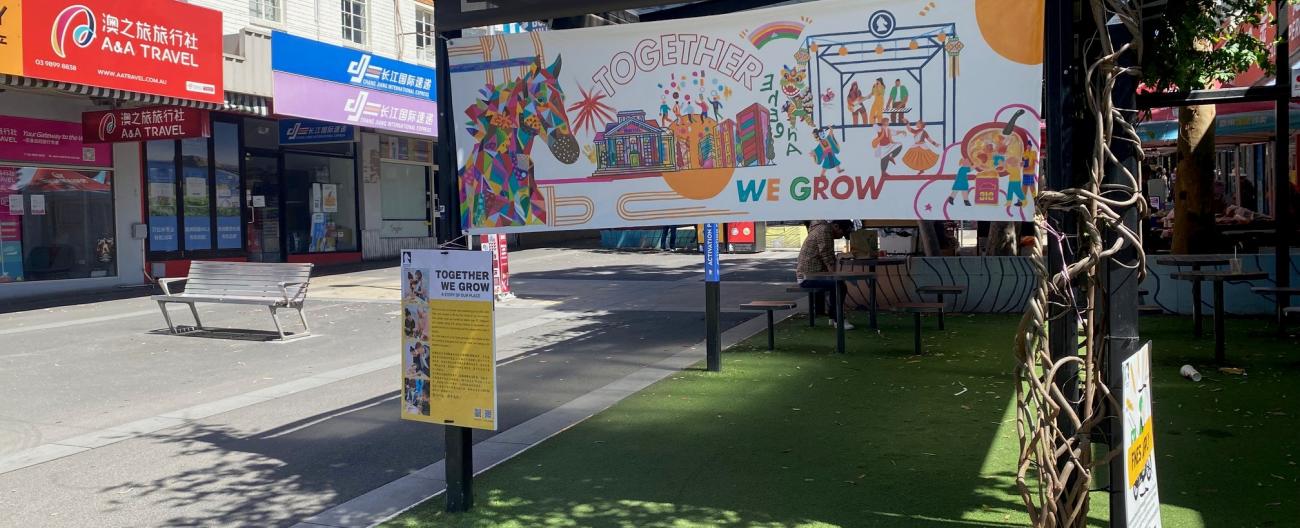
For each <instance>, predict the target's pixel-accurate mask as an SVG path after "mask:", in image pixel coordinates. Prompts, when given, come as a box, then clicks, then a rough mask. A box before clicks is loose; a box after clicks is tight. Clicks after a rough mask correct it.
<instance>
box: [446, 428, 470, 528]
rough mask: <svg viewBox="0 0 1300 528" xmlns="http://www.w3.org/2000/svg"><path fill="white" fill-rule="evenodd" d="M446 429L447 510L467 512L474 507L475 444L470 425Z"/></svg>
mask: <svg viewBox="0 0 1300 528" xmlns="http://www.w3.org/2000/svg"><path fill="white" fill-rule="evenodd" d="M444 428H445V429H446V444H447V446H446V447H447V456H446V458H445V459H444V460H443V462H444V463H445V464H446V466H447V511H448V512H450V513H458V512H467V511H469V510H470V509H471V508H473V507H474V444H473V442H472V441H471V440H472V435H471V434H470V433H472V432H473V430H472V429H470V428H468V427H459V426H455V425H448V426H445V427H444Z"/></svg>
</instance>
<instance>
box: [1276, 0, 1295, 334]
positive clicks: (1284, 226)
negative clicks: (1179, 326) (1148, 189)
mask: <svg viewBox="0 0 1300 528" xmlns="http://www.w3.org/2000/svg"><path fill="white" fill-rule="evenodd" d="M1276 5H1277V46H1276V48H1275V49H1274V55H1275V56H1274V57H1273V59H1274V61H1275V66H1274V67H1275V68H1277V75H1276V77H1277V87H1278V90H1277V102H1276V103H1275V104H1276V109H1275V111H1276V114H1277V115H1276V117H1275V118H1274V121H1276V123H1275V126H1276V129H1275V130H1274V134H1275V135H1276V137H1274V138H1273V219H1274V221H1275V224H1274V225H1275V226H1276V227H1275V229H1276V233H1275V234H1274V238H1276V240H1275V244H1274V245H1275V247H1274V250H1273V251H1274V259H1275V260H1274V268H1273V269H1274V273H1273V280H1274V282H1275V283H1276V284H1277V286H1278V287H1279V288H1287V287H1290V286H1291V232H1292V231H1293V230H1294V229H1295V228H1294V227H1293V226H1292V225H1291V223H1292V222H1293V221H1294V219H1292V218H1291V171H1290V163H1291V159H1290V152H1291V149H1289V148H1287V142H1288V141H1289V140H1290V139H1291V83H1292V80H1293V79H1292V75H1291V64H1290V61H1291V52H1290V49H1291V47H1290V45H1289V44H1290V37H1291V31H1290V27H1289V24H1288V22H1289V20H1288V19H1289V18H1290V17H1289V15H1290V11H1291V9H1290V6H1289V5H1288V4H1287V2H1285V1H1283V0H1279V1H1278V2H1277V4H1276ZM1275 300H1276V301H1277V303H1278V307H1279V308H1278V314H1279V316H1280V317H1285V315H1284V314H1282V313H1281V307H1283V306H1287V305H1288V304H1289V303H1290V301H1291V296H1290V295H1288V294H1286V293H1283V292H1278V294H1277V297H1276V299H1275ZM1282 322H1283V321H1282V320H1281V319H1280V318H1279V320H1278V332H1281V333H1285V330H1284V328H1285V325H1283V324H1282Z"/></svg>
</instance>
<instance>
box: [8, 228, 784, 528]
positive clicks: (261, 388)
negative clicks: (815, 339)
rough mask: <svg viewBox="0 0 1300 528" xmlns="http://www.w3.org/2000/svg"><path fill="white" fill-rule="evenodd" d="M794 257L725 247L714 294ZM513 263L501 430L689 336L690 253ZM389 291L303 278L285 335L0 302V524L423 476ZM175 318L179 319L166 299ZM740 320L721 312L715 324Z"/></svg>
mask: <svg viewBox="0 0 1300 528" xmlns="http://www.w3.org/2000/svg"><path fill="white" fill-rule="evenodd" d="M792 256H793V255H791V254H788V253H785V254H776V253H774V254H766V255H762V256H754V257H745V256H728V257H726V258H725V259H724V261H723V264H724V272H725V275H724V281H729V282H727V283H726V284H725V285H724V288H723V292H724V302H723V306H724V307H734V306H735V305H736V304H738V303H740V302H743V301H745V300H749V299H754V298H785V297H788V295H787V294H785V293H784V292H783V286H784V284H785V283H788V282H790V280H791V276H792V274H793V273H792V268H793V259H792V258H791V257H792ZM511 266H512V272H513V274H512V285H513V287H514V289H515V290H516V293H517V294H518V295H519V296H520V298H519V299H518V300H515V301H509V302H506V303H501V304H500V305H499V306H498V307H499V310H498V336H499V347H498V349H499V355H500V360H501V362H502V365H501V366H500V367H499V388H500V402H501V416H502V428H503V432H508V431H509V429H510V428H512V427H515V426H517V425H519V424H523V423H526V422H528V421H529V420H532V419H534V418H536V417H538V416H543V415H546V414H547V413H549V412H552V411H555V410H556V409H558V408H562V407H563V406H564V405H566V404H570V403H572V402H575V401H580V399H581V398H583V397H584V396H588V395H589V394H591V393H594V392H597V391H599V390H600V389H602V388H606V387H607V386H609V385H610V384H613V383H616V382H618V381H620V380H623V379H625V378H627V377H628V376H632V375H637V374H638V373H640V372H642V371H643V370H644V369H646V368H662V365H661V364H662V363H663V362H664V361H665V360H669V359H670V358H673V357H674V356H679V354H681V353H683V352H685V351H689V350H690V348H691V347H692V346H695V345H697V344H698V342H699V341H700V340H701V339H702V336H703V318H702V314H701V313H700V312H701V306H702V302H701V301H702V297H703V287H702V284H701V282H700V281H701V279H702V273H701V272H700V271H701V263H700V257H699V256H698V255H670V254H643V253H617V252H606V251H600V250H558V249H543V250H530V251H525V252H520V253H516V254H512V260H511ZM399 294H400V291H399V289H398V281H397V273H396V271H395V270H394V269H391V268H388V269H376V270H370V271H363V272H357V273H348V274H340V275H332V276H324V277H320V278H317V279H316V280H314V281H313V285H312V293H311V296H310V297H311V302H310V303H309V307H310V312H309V319H310V321H311V323H312V326H313V331H314V333H315V334H316V335H315V336H314V337H311V338H307V339H302V340H297V341H291V342H288V343H274V342H265V341H263V340H262V339H264V338H265V334H245V335H242V336H241V337H242V339H231V336H230V335H208V336H172V335H165V334H163V333H158V332H157V331H158V330H159V329H161V328H165V325H164V324H163V322H162V317H161V315H160V314H159V313H158V312H157V308H156V305H154V304H153V303H151V302H150V301H148V300H147V299H125V300H114V301H107V302H101V303H92V304H87V305H79V306H68V307H60V308H52V309H45V310H32V311H27V312H16V313H11V314H6V315H0V402H4V403H3V404H2V405H0V511H5V512H7V515H6V516H7V517H9V520H6V521H5V522H6V523H8V522H13V523H15V524H16V525H20V526H69V525H84V524H86V523H91V524H95V525H99V526H146V525H224V526H254V525H256V526H274V525H291V524H294V523H296V522H299V521H302V520H304V519H308V518H312V516H313V515H316V514H319V513H321V512H323V511H327V510H329V509H330V508H333V507H335V506H338V505H340V504H344V503H346V502H347V501H349V500H351V499H354V498H356V497H359V496H362V495H364V494H366V493H367V492H370V491H371V490H374V489H376V488H379V487H380V486H384V485H385V484H388V483H390V482H393V481H395V480H398V479H400V478H402V477H404V476H406V475H411V474H416V473H419V472H421V470H423V471H424V473H423V474H425V475H427V474H428V473H429V466H430V465H431V464H434V463H435V462H437V460H438V459H440V458H441V439H442V433H441V428H439V427H438V426H432V425H427V424H419V423H411V422H402V421H401V420H399V419H398V418H397V416H398V409H397V406H398V403H397V401H396V396H397V390H396V389H397V384H398V379H399V376H398V371H397V366H396V365H397V361H398V353H397V351H398V347H397V342H398V331H397V315H398V313H397V302H398V295H399ZM201 313H202V315H203V318H204V322H205V323H206V324H207V325H209V326H219V327H228V328H260V329H263V330H269V329H270V328H271V326H270V320H269V314H267V312H266V311H264V310H258V309H244V308H238V307H229V306H211V305H209V306H204V307H202V308H201ZM173 317H176V318H178V319H180V320H186V321H188V313H184V312H183V308H182V309H181V310H175V311H174V314H173ZM750 318H752V314H742V313H738V312H731V311H729V313H726V314H724V317H723V323H724V328H731V327H734V326H736V325H737V324H739V323H740V322H742V321H744V320H746V319H750ZM288 319H290V318H285V322H286V323H289V321H288ZM289 324H290V325H292V323H289ZM390 344H391V346H389V345H390ZM691 354H698V356H697V357H702V351H698V350H697V351H695V352H691ZM679 357H680V356H679ZM688 357H689V356H688ZM656 365H660V367H655V366H656ZM490 436H491V435H489V434H477V435H476V442H477V441H482V440H485V439H487V438H489V437H490ZM485 460H486V459H485ZM315 519H316V520H320V519H322V518H321V517H317V518H315Z"/></svg>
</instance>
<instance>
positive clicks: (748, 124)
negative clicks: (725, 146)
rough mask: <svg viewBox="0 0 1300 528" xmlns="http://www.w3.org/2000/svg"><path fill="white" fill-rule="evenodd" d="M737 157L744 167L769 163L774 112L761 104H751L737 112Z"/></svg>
mask: <svg viewBox="0 0 1300 528" xmlns="http://www.w3.org/2000/svg"><path fill="white" fill-rule="evenodd" d="M736 127H737V130H736V146H737V150H738V152H737V158H738V159H739V164H740V166H742V167H752V166H755V165H767V164H768V163H769V160H771V159H773V158H775V157H776V156H775V154H774V153H773V152H772V113H771V112H770V111H768V109H767V108H766V107H764V106H763V105H761V104H758V103H754V104H752V105H749V106H748V107H746V108H745V109H744V110H741V111H740V113H739V114H736Z"/></svg>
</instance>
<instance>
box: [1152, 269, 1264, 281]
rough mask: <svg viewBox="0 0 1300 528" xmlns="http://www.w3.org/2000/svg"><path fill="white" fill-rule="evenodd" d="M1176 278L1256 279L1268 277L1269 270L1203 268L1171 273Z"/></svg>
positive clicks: (1214, 279)
mask: <svg viewBox="0 0 1300 528" xmlns="http://www.w3.org/2000/svg"><path fill="white" fill-rule="evenodd" d="M1169 276H1170V277H1172V278H1174V279H1176V280H1212V281H1230V280H1256V279H1267V278H1268V272H1267V271H1224V270H1202V271H1178V272H1174V273H1170V274H1169Z"/></svg>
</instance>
